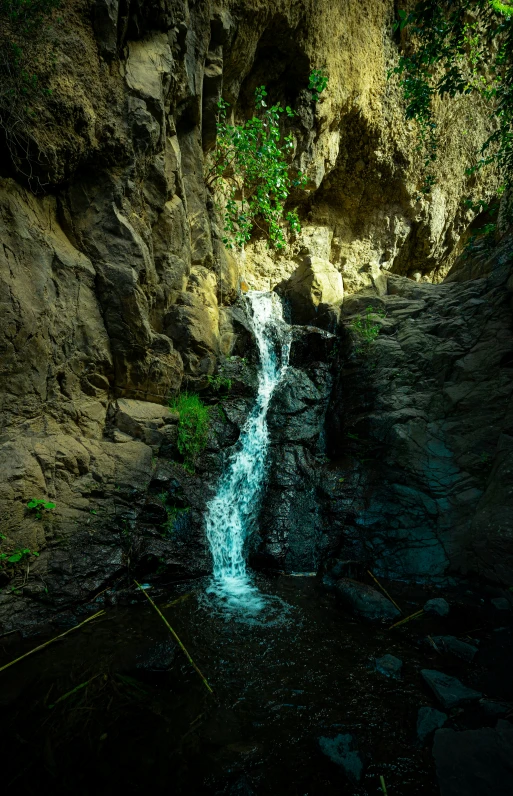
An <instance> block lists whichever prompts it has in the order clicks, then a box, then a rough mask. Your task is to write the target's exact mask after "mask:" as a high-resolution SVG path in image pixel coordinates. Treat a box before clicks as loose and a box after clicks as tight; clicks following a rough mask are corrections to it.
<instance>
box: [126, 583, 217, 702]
mask: <svg viewBox="0 0 513 796" xmlns="http://www.w3.org/2000/svg"><path fill="white" fill-rule="evenodd" d="M134 583H135V585H136V586H138V587H139V588H140V590H141V591H142V593H143V594H144V596H145V597H146V598H147V599H148V600H149V601H150V603H151V604H152V605H153V607H154V608H155V610H156V612H157V613H158V615H159V616H160V618H161V619H162V621H163V622H164V624H165V625H166V627H167V629H168V630H169V631H170V632H171V634H172V635H173V637H174V638H175V639H176V641H177V642H178V644H179V645H180V649H181V650H182V652H183V653H184V654H185V657H186V658H187V660H188V661H189V663H190V664H191V666H192V667H193V669H195V671H196V672H197V673H198V674H199V676H200V677H201V679H202V680H203V684H204V685H205V688H208V690H209V691H210V693H211V694H213V693H214V692H213V691H212V689H211V687H210V686H209V684H208V682H207V680H206V678H205V677H203V675H202V673H201V672H200V670H199V669H198V667H197V666H196V664H195V663H194V661H193V660H192V658H191V656H190V655H189V653H188V652H187V650H186V649H185V647H184V645H183V644H182V642H181V641H180V639H179V638H178V636H177V635H176V633H175V631H174V630H173V628H172V627H171V625H170V624H169V622H168V621H167V619H166V617H165V616H164V614H163V613H161V611H160V610H159V609H158V608H157V606H156V605H155V603H154V602H153V600H152V599H151V597H150V595H149V594H148V593H147V592H146V591H145V590H144V589H143V587H142V586H141V584H140V583H137V581H136V580H134Z"/></svg>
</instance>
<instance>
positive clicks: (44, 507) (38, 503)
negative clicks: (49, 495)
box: [27, 498, 55, 520]
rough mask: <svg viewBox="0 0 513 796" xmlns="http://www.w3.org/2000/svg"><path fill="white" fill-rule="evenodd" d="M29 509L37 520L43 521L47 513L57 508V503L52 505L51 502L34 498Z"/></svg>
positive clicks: (30, 501) (28, 506) (28, 505)
mask: <svg viewBox="0 0 513 796" xmlns="http://www.w3.org/2000/svg"><path fill="white" fill-rule="evenodd" d="M27 508H28V510H29V511H30V512H31V513H33V514H34V516H35V517H36V519H37V520H41V519H42V518H43V515H44V513H45V512H47V511H53V509H54V508H55V503H52V502H51V501H49V500H41V499H37V498H32V500H29V501H28V503H27Z"/></svg>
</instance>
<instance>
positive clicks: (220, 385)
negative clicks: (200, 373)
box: [207, 374, 232, 392]
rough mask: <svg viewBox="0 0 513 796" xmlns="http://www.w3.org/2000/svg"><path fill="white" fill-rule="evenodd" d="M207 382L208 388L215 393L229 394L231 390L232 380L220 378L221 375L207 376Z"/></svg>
mask: <svg viewBox="0 0 513 796" xmlns="http://www.w3.org/2000/svg"><path fill="white" fill-rule="evenodd" d="M207 381H208V383H209V386H210V387H212V389H213V390H215V392H220V391H221V390H225V391H226V392H230V390H231V389H232V380H231V379H229V378H227V377H226V376H222V375H221V374H217V375H216V376H207Z"/></svg>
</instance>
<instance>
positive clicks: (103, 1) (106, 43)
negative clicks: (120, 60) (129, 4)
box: [93, 0, 119, 58]
mask: <svg viewBox="0 0 513 796" xmlns="http://www.w3.org/2000/svg"><path fill="white" fill-rule="evenodd" d="M118 15H119V0H95V3H94V6H93V25H94V32H95V34H96V38H97V39H98V43H99V45H100V50H101V53H102V55H103V56H105V57H109V58H113V57H114V55H115V54H116V50H117V46H118Z"/></svg>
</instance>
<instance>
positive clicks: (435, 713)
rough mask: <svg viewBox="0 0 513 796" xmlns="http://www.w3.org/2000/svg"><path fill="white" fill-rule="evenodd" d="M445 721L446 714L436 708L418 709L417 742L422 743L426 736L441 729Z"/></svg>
mask: <svg viewBox="0 0 513 796" xmlns="http://www.w3.org/2000/svg"><path fill="white" fill-rule="evenodd" d="M446 721H447V714H446V713H442V712H441V711H440V710H436V708H429V707H425V708H419V712H418V715H417V735H418V738H419V741H420V742H421V743H424V741H425V740H426V738H427V737H428V735H430V734H431V733H432V732H434V731H435V730H439V729H440V727H443V726H444V724H445V722H446Z"/></svg>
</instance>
